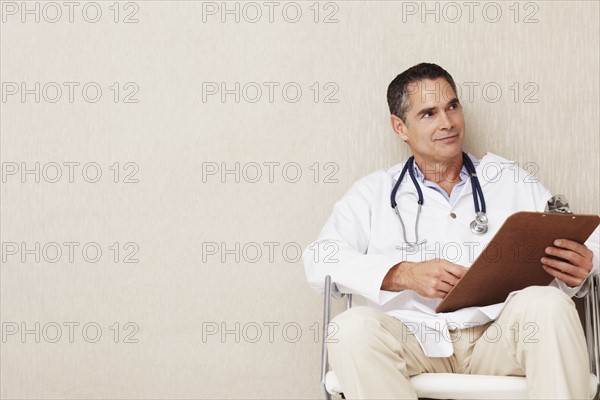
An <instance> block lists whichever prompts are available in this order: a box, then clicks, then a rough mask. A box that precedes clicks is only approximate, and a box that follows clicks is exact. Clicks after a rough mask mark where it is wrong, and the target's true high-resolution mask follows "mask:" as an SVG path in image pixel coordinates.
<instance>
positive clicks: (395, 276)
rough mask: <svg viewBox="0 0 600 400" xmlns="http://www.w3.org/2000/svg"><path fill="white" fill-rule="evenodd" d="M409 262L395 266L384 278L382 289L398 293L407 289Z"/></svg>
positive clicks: (402, 262)
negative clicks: (406, 278) (406, 274)
mask: <svg viewBox="0 0 600 400" xmlns="http://www.w3.org/2000/svg"><path fill="white" fill-rule="evenodd" d="M409 264H410V263H409V262H407V261H401V262H399V263H398V264H396V265H394V266H393V267H392V268H390V270H389V271H388V273H387V274H386V275H385V277H384V278H383V282H382V284H381V289H383V290H389V291H393V292H398V291H401V290H404V289H406V284H405V279H404V276H405V272H406V270H407V269H408V268H409Z"/></svg>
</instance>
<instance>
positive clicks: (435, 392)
mask: <svg viewBox="0 0 600 400" xmlns="http://www.w3.org/2000/svg"><path fill="white" fill-rule="evenodd" d="M589 279H590V290H589V292H588V294H587V295H586V296H585V297H584V299H583V304H584V312H583V314H584V320H585V321H582V322H583V323H584V329H585V334H586V341H587V347H588V352H589V355H590V359H589V362H590V392H592V391H593V390H594V389H595V390H596V394H595V396H594V397H593V399H594V400H600V276H599V275H593V276H591V277H590V278H589ZM324 297H325V298H324V310H323V342H322V348H321V386H322V390H323V396H324V398H325V400H331V398H332V395H333V396H334V397H336V398H344V397H343V390H342V388H341V387H340V384H339V382H338V380H337V378H336V376H335V372H334V371H329V370H328V369H329V364H328V357H327V347H326V340H325V338H326V337H327V334H328V326H329V322H330V313H331V303H332V298H335V299H338V300H339V299H342V298H344V297H345V298H346V308H350V307H352V294H348V293H341V292H340V291H339V290H338V288H337V286H336V284H335V282H332V281H331V277H330V276H329V275H328V276H327V277H326V278H325V294H324ZM410 382H411V384H412V385H413V387H414V388H415V391H416V392H417V395H418V396H419V398H427V399H457V400H458V399H465V400H466V399H526V398H527V383H526V380H525V378H524V377H515V376H490V375H466V374H430V373H426V374H420V375H416V376H414V377H412V378H410Z"/></svg>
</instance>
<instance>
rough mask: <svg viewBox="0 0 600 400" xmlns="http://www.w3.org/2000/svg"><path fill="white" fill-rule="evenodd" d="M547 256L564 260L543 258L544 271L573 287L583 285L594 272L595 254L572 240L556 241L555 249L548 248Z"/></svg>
mask: <svg viewBox="0 0 600 400" xmlns="http://www.w3.org/2000/svg"><path fill="white" fill-rule="evenodd" d="M546 254H548V255H551V256H554V257H558V258H561V259H562V260H556V259H553V258H549V257H542V259H541V261H542V267H543V268H544V270H545V271H546V272H547V273H549V274H550V275H552V276H553V277H555V278H557V279H560V280H561V281H563V282H564V283H566V284H567V285H569V286H571V287H576V286H579V285H581V284H582V283H583V281H585V279H586V278H587V277H588V275H589V274H590V271H591V270H592V257H593V256H594V253H592V251H591V250H590V249H588V248H587V247H586V246H585V245H583V244H579V243H577V242H574V241H572V240H567V239H557V240H555V241H554V247H546Z"/></svg>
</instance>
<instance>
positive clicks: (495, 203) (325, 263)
mask: <svg viewBox="0 0 600 400" xmlns="http://www.w3.org/2000/svg"><path fill="white" fill-rule="evenodd" d="M403 166H404V163H401V164H397V165H395V166H393V167H391V168H389V169H388V170H387V171H386V170H380V171H377V172H374V173H372V174H370V175H368V176H366V177H364V178H362V179H360V180H359V181H357V182H356V183H354V185H353V186H352V187H351V188H350V190H348V192H347V193H346V194H345V195H344V196H343V198H342V199H341V200H339V201H338V202H337V203H336V204H335V206H334V209H333V212H332V214H331V216H330V217H329V219H328V220H327V222H326V223H325V226H324V227H323V229H322V230H321V233H320V234H319V238H318V239H317V240H316V241H315V242H313V243H311V244H310V245H309V246H308V247H307V248H306V249H305V251H304V252H303V261H304V266H305V270H306V277H307V279H308V281H309V283H310V285H311V286H312V287H313V288H314V289H315V290H317V291H318V292H319V293H322V292H323V285H324V280H325V276H326V275H331V277H332V280H333V281H334V282H336V284H337V285H338V287H339V288H340V290H341V291H342V292H347V293H355V294H359V295H361V296H363V297H365V298H366V299H367V301H368V305H369V306H372V307H375V308H378V309H381V310H383V311H384V312H386V313H387V314H389V315H391V316H393V317H396V318H398V319H400V320H401V321H403V322H404V323H405V324H407V325H409V326H410V328H409V329H410V330H411V331H413V332H414V334H415V336H416V338H417V340H418V341H419V343H421V346H422V347H423V350H424V351H425V353H426V354H427V355H428V356H430V357H449V356H450V355H452V353H453V349H452V343H451V342H449V341H448V340H440V339H441V338H444V337H445V338H448V337H449V334H448V329H449V328H450V329H455V328H457V327H458V328H465V327H468V326H473V325H479V324H483V323H486V322H489V321H491V320H494V319H496V318H497V317H498V316H499V314H500V312H501V311H502V307H503V303H501V304H497V305H492V306H487V307H469V308H465V309H462V310H458V311H455V312H451V313H440V314H436V313H435V311H434V310H435V307H436V305H437V304H438V303H439V302H440V301H441V300H440V299H428V298H424V297H422V296H420V295H418V294H417V293H416V292H414V291H412V290H404V291H400V292H389V291H384V290H381V289H380V288H381V283H382V281H383V278H384V276H385V275H386V274H387V272H388V271H389V269H390V268H391V267H393V266H394V265H395V264H397V263H399V262H400V261H417V262H418V261H425V260H429V259H433V258H444V259H446V260H448V261H451V262H453V263H455V264H459V265H463V266H465V267H470V266H471V264H472V263H473V261H474V260H475V259H476V258H477V256H478V255H479V254H480V253H481V251H482V250H483V249H484V247H485V246H486V245H487V244H488V243H489V241H490V240H491V238H492V237H493V236H494V234H495V233H496V231H497V230H498V229H499V228H500V226H501V225H502V223H503V222H504V220H505V219H506V218H507V217H508V216H509V215H511V214H513V213H515V212H517V211H544V209H545V205H546V202H547V200H548V199H549V198H550V197H551V196H552V195H551V193H550V192H549V191H548V190H547V189H546V188H545V187H544V186H543V185H542V184H541V183H539V182H537V181H536V180H535V176H531V174H530V173H528V172H527V171H524V170H523V169H521V168H518V166H517V165H516V164H515V163H514V162H511V161H508V160H506V159H504V158H502V157H500V156H497V155H495V154H491V153H488V154H486V155H485V156H484V157H483V158H482V159H481V161H480V163H479V165H478V166H477V168H476V170H477V174H478V177H479V181H480V184H481V187H482V189H483V193H484V197H485V200H486V205H487V216H488V219H489V225H488V227H489V228H488V231H487V233H486V234H485V235H483V236H478V235H475V234H473V233H472V232H471V230H470V223H471V221H472V220H473V219H474V216H475V211H474V205H473V196H472V189H471V184H470V182H467V183H466V184H465V185H464V186H463V188H462V190H461V193H460V195H459V197H458V198H457V200H456V202H455V203H454V204H453V205H450V204H449V202H448V201H447V200H446V199H444V198H443V197H442V196H441V194H440V193H438V192H436V191H434V190H432V189H430V188H426V187H424V186H423V185H421V188H422V191H423V196H424V204H423V207H422V212H421V215H420V220H419V227H418V230H419V240H420V241H421V240H423V239H426V240H427V241H426V243H425V244H424V245H422V246H421V247H420V249H419V250H413V251H410V250H399V249H397V246H399V245H401V244H402V243H403V242H404V239H403V236H402V229H401V226H400V222H399V220H398V217H397V216H396V214H395V213H394V210H393V209H392V208H391V206H390V194H391V191H392V187H393V185H394V183H395V182H396V181H397V179H398V178H399V175H400V171H401V170H402V167H403ZM396 201H397V202H398V207H399V210H400V212H401V215H402V218H403V220H404V224H405V226H406V235H407V240H409V241H411V242H412V241H414V240H415V238H414V226H415V225H414V224H415V218H416V212H417V192H416V189H415V187H414V185H413V183H412V182H411V180H410V178H409V176H408V174H406V176H405V178H404V182H402V184H401V185H400V189H399V190H398V194H397V196H396ZM451 213H453V214H454V215H455V218H453V217H452V216H451ZM599 242H600V232H599V230H598V229H596V231H595V232H594V233H593V234H592V236H591V237H590V238H589V239H588V241H587V242H586V245H587V246H588V248H590V249H591V250H592V251H593V252H594V259H593V272H592V273H594V272H595V273H597V271H598V264H599V263H598V260H599V255H600V250H599ZM554 283H555V284H556V285H557V286H559V287H560V288H561V289H563V290H564V291H565V292H566V293H567V294H568V295H569V296H573V295H576V294H577V295H579V296H582V295H584V294H585V293H586V291H587V285H585V284H584V285H582V286H580V287H577V288H570V287H568V286H567V285H566V284H564V282H561V281H555V282H554Z"/></svg>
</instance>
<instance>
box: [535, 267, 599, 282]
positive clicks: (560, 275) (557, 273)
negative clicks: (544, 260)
mask: <svg viewBox="0 0 600 400" xmlns="http://www.w3.org/2000/svg"><path fill="white" fill-rule="evenodd" d="M542 268H544V271H546V272H547V273H549V274H550V275H552V276H553V277H555V278H556V279H560V280H561V281H563V282H564V283H566V284H567V285H569V286H571V287H576V286H579V285H581V284H582V283H583V281H585V279H586V278H587V275H586V276H585V277H583V278H578V277H576V276H573V275H570V274H567V273H564V272H562V271H561V270H560V269H557V268H554V267H551V266H549V265H546V264H542ZM579 269H581V268H579ZM588 275H589V273H588Z"/></svg>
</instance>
